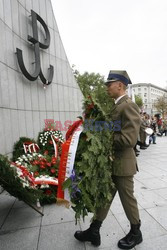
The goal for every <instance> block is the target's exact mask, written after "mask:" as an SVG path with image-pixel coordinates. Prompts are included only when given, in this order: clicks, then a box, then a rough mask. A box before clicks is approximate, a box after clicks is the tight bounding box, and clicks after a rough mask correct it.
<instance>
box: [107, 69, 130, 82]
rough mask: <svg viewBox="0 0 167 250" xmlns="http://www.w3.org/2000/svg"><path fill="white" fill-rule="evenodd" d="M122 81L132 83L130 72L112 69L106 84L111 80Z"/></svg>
mask: <svg viewBox="0 0 167 250" xmlns="http://www.w3.org/2000/svg"><path fill="white" fill-rule="evenodd" d="M115 81H120V82H122V83H123V84H125V85H126V86H127V85H128V84H132V82H131V80H130V78H129V76H128V73H127V72H126V71H125V70H110V72H109V75H108V78H107V81H106V82H105V85H108V84H109V83H110V82H115Z"/></svg>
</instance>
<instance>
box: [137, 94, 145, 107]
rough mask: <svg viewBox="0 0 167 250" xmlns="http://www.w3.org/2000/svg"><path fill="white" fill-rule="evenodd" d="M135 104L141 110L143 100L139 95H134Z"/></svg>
mask: <svg viewBox="0 0 167 250" xmlns="http://www.w3.org/2000/svg"><path fill="white" fill-rule="evenodd" d="M135 103H136V104H137V105H138V107H139V108H142V106H143V100H142V98H141V97H140V96H139V95H135Z"/></svg>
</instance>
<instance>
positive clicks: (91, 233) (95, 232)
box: [74, 220, 102, 246]
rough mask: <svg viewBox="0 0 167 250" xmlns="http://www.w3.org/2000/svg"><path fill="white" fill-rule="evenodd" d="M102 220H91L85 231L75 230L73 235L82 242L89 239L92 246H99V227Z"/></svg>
mask: <svg viewBox="0 0 167 250" xmlns="http://www.w3.org/2000/svg"><path fill="white" fill-rule="evenodd" d="M101 224H102V222H101V221H98V220H95V221H93V222H92V224H91V225H90V227H89V228H88V229H87V230H85V231H76V232H75V234H74V237H75V238H76V239H77V240H79V241H82V242H85V241H90V242H91V243H92V245H94V246H100V244H101V238H100V233H99V230H100V227H101Z"/></svg>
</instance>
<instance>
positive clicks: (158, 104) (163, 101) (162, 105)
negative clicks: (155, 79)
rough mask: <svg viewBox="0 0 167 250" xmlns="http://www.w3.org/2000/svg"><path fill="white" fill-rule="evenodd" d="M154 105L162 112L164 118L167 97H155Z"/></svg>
mask: <svg viewBox="0 0 167 250" xmlns="http://www.w3.org/2000/svg"><path fill="white" fill-rule="evenodd" d="M154 107H155V108H156V109H157V111H159V112H160V113H161V114H162V117H163V118H164V115H165V113H167V98H166V97H165V95H163V96H160V97H158V98H157V100H156V101H155V103H154Z"/></svg>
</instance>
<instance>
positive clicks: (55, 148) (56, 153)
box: [51, 135, 58, 159]
mask: <svg viewBox="0 0 167 250" xmlns="http://www.w3.org/2000/svg"><path fill="white" fill-rule="evenodd" d="M51 139H52V142H53V146H54V151H55V158H56V159H57V156H58V147H57V144H56V142H55V140H54V138H53V135H51Z"/></svg>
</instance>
